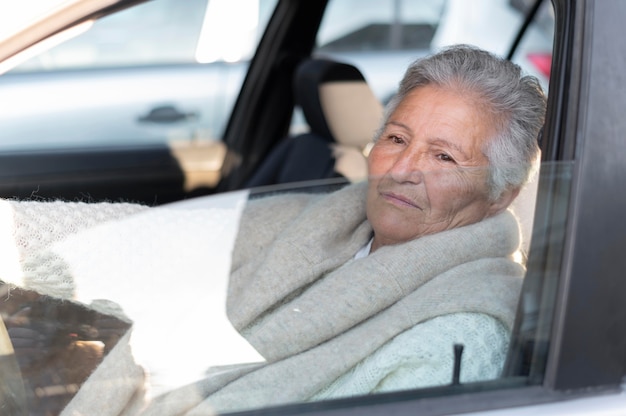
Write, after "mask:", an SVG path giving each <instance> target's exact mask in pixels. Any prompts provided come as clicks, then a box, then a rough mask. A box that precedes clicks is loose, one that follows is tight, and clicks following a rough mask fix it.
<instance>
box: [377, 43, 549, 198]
mask: <svg viewBox="0 0 626 416" xmlns="http://www.w3.org/2000/svg"><path fill="white" fill-rule="evenodd" d="M426 85H436V86H438V87H441V88H445V89H450V90H455V91H460V92H463V93H467V94H468V95H470V96H474V97H476V100H477V102H478V104H482V106H484V107H485V108H486V109H487V111H488V112H489V113H490V114H491V117H492V121H494V122H495V123H496V132H497V133H496V135H495V137H492V138H491V140H488V141H487V144H486V148H484V149H483V153H484V154H485V156H486V157H487V159H488V160H489V166H490V168H489V179H488V180H489V183H488V185H489V189H490V197H491V198H492V200H496V199H498V197H499V196H500V195H501V194H502V192H504V191H505V190H506V189H519V188H521V187H522V186H523V185H524V184H525V183H526V182H527V181H528V178H529V177H530V175H531V174H532V173H533V171H534V169H535V168H536V161H537V159H538V156H539V146H538V140H537V139H538V136H539V133H540V130H541V128H542V126H543V122H544V115H545V109H546V97H545V94H544V93H543V90H542V88H541V85H540V84H539V81H538V80H537V78H535V77H533V76H522V72H521V68H520V67H519V66H518V65H516V64H514V63H512V62H510V61H508V60H506V59H503V58H499V57H497V56H495V55H493V54H491V53H489V52H486V51H483V50H481V49H478V48H475V47H472V46H468V45H456V46H451V47H449V48H446V49H443V50H442V51H441V52H439V53H437V54H434V55H431V56H428V57H425V58H423V59H419V60H417V61H415V62H414V63H412V64H411V65H410V66H409V68H408V69H407V71H406V73H405V75H404V78H403V79H402V81H401V82H400V87H399V89H398V92H397V94H396V95H395V96H394V97H393V98H392V99H391V100H390V101H389V104H388V105H387V108H386V115H385V120H384V124H383V126H382V127H381V129H380V130H379V132H378V133H377V134H376V138H377V139H378V137H380V134H381V133H382V131H383V129H384V126H385V124H386V123H387V122H388V121H389V117H390V116H391V114H392V113H393V112H394V111H395V110H396V108H397V107H398V105H399V104H400V103H401V102H402V100H404V99H405V98H406V96H407V95H408V94H409V92H411V91H412V90H413V89H415V88H418V87H422V86H426Z"/></svg>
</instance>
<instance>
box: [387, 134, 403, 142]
mask: <svg viewBox="0 0 626 416" xmlns="http://www.w3.org/2000/svg"><path fill="white" fill-rule="evenodd" d="M389 139H390V140H391V141H392V142H393V143H396V144H402V143H404V139H403V138H402V137H398V136H389Z"/></svg>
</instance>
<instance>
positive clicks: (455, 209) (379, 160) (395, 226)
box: [367, 85, 503, 250]
mask: <svg viewBox="0 0 626 416" xmlns="http://www.w3.org/2000/svg"><path fill="white" fill-rule="evenodd" d="M494 131H495V130H494V128H493V127H492V125H491V123H490V119H489V117H488V116H486V115H485V114H484V113H482V112H481V108H480V107H479V106H477V105H476V104H475V101H472V100H471V99H468V97H467V96H463V95H460V94H459V93H456V92H454V91H449V90H445V89H441V88H439V87H436V86H430V85H429V86H424V87H419V88H416V89H414V90H413V91H411V92H410V93H409V94H408V95H407V97H406V98H405V99H404V100H403V101H402V102H401V103H400V105H399V106H398V108H397V109H396V111H395V112H394V113H393V114H391V116H390V117H389V120H388V122H387V124H386V125H385V126H384V130H383V132H382V134H381V136H380V137H379V138H378V141H377V142H376V144H375V145H374V147H373V148H372V150H371V152H370V155H369V159H368V166H369V188H368V195H367V217H368V219H369V221H370V223H371V224H372V227H373V229H374V243H373V245H372V250H376V249H377V248H379V247H380V246H383V245H388V244H397V243H402V242H406V241H409V240H412V239H415V238H417V237H420V236H423V235H426V234H433V233H437V232H440V231H443V230H447V229H450V228H454V227H460V226H463V225H468V224H471V223H474V222H477V221H480V220H482V219H484V218H486V217H488V216H490V215H494V214H495V213H496V212H499V211H500V210H501V209H503V208H502V207H501V206H500V205H499V204H497V203H492V202H490V200H489V197H488V195H489V189H488V187H487V177H488V164H489V161H488V160H487V157H486V156H485V155H484V154H483V153H482V149H483V148H484V145H485V143H486V141H487V140H489V138H490V137H492V136H493V134H494Z"/></svg>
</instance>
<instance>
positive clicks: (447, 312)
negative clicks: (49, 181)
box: [0, 163, 572, 414]
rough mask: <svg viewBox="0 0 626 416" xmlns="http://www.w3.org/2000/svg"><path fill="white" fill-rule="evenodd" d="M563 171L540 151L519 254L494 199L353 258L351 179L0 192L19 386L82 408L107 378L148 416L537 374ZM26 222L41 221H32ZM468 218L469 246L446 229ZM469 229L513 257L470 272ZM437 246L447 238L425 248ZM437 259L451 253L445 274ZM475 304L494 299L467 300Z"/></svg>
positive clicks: (359, 223)
mask: <svg viewBox="0 0 626 416" xmlns="http://www.w3.org/2000/svg"><path fill="white" fill-rule="evenodd" d="M571 173H572V164H571V163H564V164H553V163H546V164H544V165H543V166H542V167H541V179H542V181H543V182H544V184H549V186H547V187H542V189H543V190H544V191H545V190H546V189H554V191H548V192H543V191H542V193H540V194H539V196H538V198H539V199H540V200H541V203H542V204H553V207H554V209H553V210H552V211H551V212H546V215H544V216H542V220H541V221H537V222H536V224H535V226H534V233H533V237H532V243H531V249H530V250H531V258H530V262H527V261H526V257H527V254H528V253H527V252H522V253H520V252H519V250H522V251H524V250H525V249H524V248H520V249H518V247H517V246H516V242H515V241H513V240H511V241H507V240H506V239H504V240H503V239H501V238H500V235H499V233H501V232H504V233H505V234H506V233H508V232H509V231H504V230H508V229H509V228H510V227H509V225H510V224H509V225H506V224H508V223H509V222H510V221H511V220H512V218H513V217H512V215H511V214H510V213H505V214H502V215H500V216H498V217H495V219H492V220H490V221H491V222H490V223H489V225H481V224H480V223H478V224H473V225H470V226H469V227H470V228H457V229H452V230H451V231H449V232H448V233H447V234H445V235H444V234H440V235H437V234H433V235H432V236H430V237H426V238H422V239H417V240H414V241H412V242H411V243H410V247H409V246H407V245H405V246H404V247H405V248H406V249H407V250H409V251H408V252H406V253H404V254H403V251H402V250H403V248H402V247H400V246H398V247H397V248H395V249H393V250H387V251H385V250H382V251H379V252H378V254H376V253H377V252H374V253H370V254H369V255H368V254H367V251H368V250H370V246H369V243H368V241H369V240H370V238H371V230H370V229H369V227H368V226H367V223H366V222H364V221H365V213H364V211H363V210H362V209H360V208H359V207H360V205H361V204H363V200H362V199H361V198H360V197H359V195H360V194H361V193H362V192H364V191H365V189H366V188H365V187H366V184H364V183H358V184H353V185H346V184H345V182H344V183H333V182H332V181H329V182H327V183H325V184H317V185H301V186H293V187H288V188H285V187H283V188H282V189H280V188H276V189H265V190H261V189H257V190H252V191H250V190H245V191H237V192H232V193H225V194H221V195H216V196H208V197H203V198H196V199H190V200H188V201H182V202H177V203H173V204H169V205H165V206H162V207H157V208H149V207H147V206H144V205H136V204H128V203H124V204H122V203H101V204H85V203H62V202H56V203H53V202H49V203H45V202H21V203H20V202H17V201H2V202H1V204H0V208H2V211H1V212H2V213H3V214H6V216H3V217H2V220H3V221H4V222H6V223H7V224H9V225H10V226H11V227H13V229H14V232H13V234H12V235H11V236H9V237H8V238H7V241H6V243H7V244H5V247H6V250H5V257H4V258H5V261H3V263H2V265H1V266H0V271H1V272H2V276H3V282H4V283H3V284H0V293H1V294H2V297H1V298H0V299H1V301H0V311H1V312H2V315H1V316H2V318H3V319H2V320H0V322H2V321H4V325H5V326H6V328H7V329H6V331H7V332H6V333H7V334H8V336H9V338H10V340H11V342H12V344H13V346H14V347H13V348H14V350H12V352H11V354H9V356H10V357H13V356H14V357H15V359H16V363H17V368H18V369H19V370H15V369H14V370H13V371H14V373H12V374H18V373H15V371H20V373H19V374H21V378H19V379H20V380H23V384H22V385H21V387H20V388H22V389H23V390H22V391H21V395H22V396H21V397H22V401H23V403H24V404H25V406H27V407H28V408H29V409H30V410H31V411H34V412H35V413H37V411H40V410H44V409H45V410H46V411H51V410H53V411H59V410H61V409H63V408H64V407H65V406H69V407H68V409H71V410H76V411H82V413H84V414H87V413H89V410H91V409H93V408H94V407H93V406H99V407H98V409H99V411H101V409H102V407H101V406H103V404H102V403H101V401H100V400H97V397H99V395H101V394H102V390H105V391H106V392H107V394H109V395H111V396H112V397H116V398H117V400H118V401H119V402H115V403H114V404H115V405H113V403H112V404H111V405H110V410H111V414H117V412H118V411H119V409H120V408H123V407H124V406H126V405H128V403H129V402H132V397H133V394H135V393H138V392H142V391H143V389H145V388H146V387H148V389H149V392H150V394H149V395H148V396H145V397H144V398H143V399H142V400H143V402H142V403H141V406H148V408H149V409H151V410H154V411H157V413H159V414H170V412H172V413H173V414H176V412H180V411H181V409H186V408H188V407H192V408H195V410H196V411H198V412H200V413H203V412H208V411H211V412H212V411H215V410H219V411H220V412H226V413H227V412H230V411H239V410H249V409H254V408H259V407H267V406H275V405H281V404H293V403H299V402H303V401H304V402H310V401H321V400H325V401H328V400H331V399H342V398H347V397H359V396H363V395H382V394H392V393H393V392H400V391H405V392H406V391H408V390H413V394H414V397H420V396H419V395H420V394H421V393H420V390H419V389H423V388H426V387H428V388H433V387H438V388H439V390H432V389H431V390H429V391H428V394H429V395H431V396H432V395H454V394H458V393H459V392H463V391H468V392H469V391H471V389H473V388H476V386H480V387H479V389H481V390H485V389H501V388H507V389H510V388H512V387H514V386H520V387H521V386H526V385H527V384H528V380H527V379H526V377H527V376H528V375H529V374H530V373H531V372H532V373H533V376H534V382H537V377H538V374H539V375H541V374H542V373H543V367H542V366H543V365H545V354H546V348H547V345H548V342H549V336H548V334H549V328H550V325H551V311H552V308H553V306H554V299H553V294H554V285H556V282H557V279H558V274H559V267H560V266H559V259H560V255H561V253H562V249H563V241H564V240H563V232H564V228H563V226H564V221H565V219H566V217H567V215H566V212H567V203H566V201H567V200H568V198H567V196H568V192H569V184H570V180H571ZM522 204H530V205H534V198H532V197H531V198H530V199H527V200H524V201H518V204H517V205H516V207H515V208H514V210H515V214H516V215H518V216H520V217H521V216H523V215H524V213H523V211H521V210H520V207H521V205H522ZM43 213H45V215H43ZM40 214H41V215H40ZM494 221H495V222H494ZM513 221H514V220H513ZM496 223H497V224H498V225H497V226H494V224H496ZM513 223H515V222H513ZM513 223H511V224H513ZM44 224H45V225H46V226H48V227H50V229H51V230H52V231H51V232H49V233H45V234H44V233H38V232H37V229H39V228H40V227H41V226H43V225H44ZM485 224H486V223H485ZM261 225H262V226H261ZM485 227H486V228H485ZM500 227H502V228H500ZM510 230H513V231H514V232H515V233H517V227H516V226H515V227H513V228H510ZM466 232H468V233H470V235H471V236H472V237H471V238H470V244H463V243H462V242H461V241H463V236H464V233H466ZM343 234H345V235H346V238H343V237H342V235H343ZM348 236H349V238H347V237H348ZM528 238H529V237H528ZM337 239H339V241H342V243H341V244H339V245H338V244H337V241H338V240H337ZM475 239H481V241H483V244H482V245H481V246H482V249H485V250H493V252H494V253H495V252H497V253H502V252H503V250H510V253H511V254H515V256H513V257H514V259H515V260H507V261H512V262H511V263H510V264H511V266H506V267H504V268H503V265H502V264H501V263H500V262H501V261H504V260H503V259H501V260H498V259H495V258H494V259H484V260H483V261H482V263H484V264H481V265H480V267H482V268H483V269H482V270H483V272H484V274H483V273H480V274H476V275H474V277H472V273H469V274H467V270H465V269H464V268H463V267H461V266H460V265H462V264H463V263H464V262H465V261H466V260H467V258H468V256H469V257H471V258H473V254H472V251H473V250H474V246H475V241H476V240H475ZM472 241H473V242H472ZM504 241H506V242H505V243H503V242H504ZM286 242H288V243H287V244H286ZM502 244H505V245H506V246H507V247H504V248H503V247H502ZM449 246H451V247H453V248H452V249H451V250H452V251H454V253H455V255H452V254H450V255H448V256H443V257H442V255H438V254H434V253H435V252H437V253H447V252H450V249H449V248H448V247H449ZM485 247H488V248H485ZM7 250H8V251H7ZM119 253H132V255H119ZM330 253H332V255H331V254H330ZM394 253H395V254H394ZM398 253H400V254H398ZM409 253H410V255H409ZM533 254H534V255H535V258H533ZM546 260H547V261H546ZM457 263H458V264H457ZM305 265H306V266H305ZM513 266H514V267H513ZM522 266H526V267H527V268H528V273H527V274H526V277H525V279H527V280H528V282H527V283H524V285H531V286H538V287H539V289H540V290H538V291H527V290H526V289H523V290H524V291H523V296H522V299H523V304H524V309H521V310H520V311H517V303H518V301H517V300H518V294H519V291H520V290H521V289H522V287H521V286H520V280H521V277H522V276H523V271H522V270H523V269H522V268H521V267H522ZM442 267H443V269H442ZM448 267H452V268H453V269H454V267H461V270H465V271H464V272H463V273H462V275H463V278H462V276H461V275H458V274H455V273H454V272H452V273H450V272H449V271H448V272H446V271H445V269H446V268H448ZM473 267H477V266H473ZM510 267H513V268H510ZM518 268H519V269H518ZM404 269H406V271H410V273H408V274H405V273H403V272H402V271H401V270H404ZM470 269H471V268H470ZM509 273H512V275H510V276H507V275H508V274H509ZM520 273H522V274H520ZM354 275H358V276H359V278H358V279H353V278H352V279H351V278H350V276H354ZM285 276H288V279H287V278H286V277H285ZM485 276H489V277H488V278H487V277H485ZM312 278H314V279H315V283H311V279H312ZM394 282H395V283H394ZM392 283H393V284H392ZM442 283H443V285H441V284H442ZM397 285H401V286H402V288H403V289H402V290H397V289H398V288H397ZM478 291H485V296H486V297H485V298H481V297H480V296H479V299H480V306H477V305H475V304H473V303H472V301H471V299H472V298H473V296H467V293H468V292H473V293H476V292H478ZM491 292H493V293H497V294H498V295H497V296H492V295H487V294H488V293H491ZM541 293H543V297H542V296H541ZM441 296H443V298H442V297H441ZM446 297H448V298H454V299H455V302H447V301H445V299H446ZM464 298H465V300H463V299H464ZM346 305H349V307H348V308H346V307H345V306H346ZM424 305H426V306H424ZM477 307H478V308H479V309H480V310H489V311H490V314H493V315H489V314H483V313H471V312H467V311H472V310H474V309H475V308H477ZM503 308H504V309H503ZM464 311H465V312H464ZM433 314H434V316H433ZM526 315H527V317H528V318H530V321H527V320H525V321H523V322H524V328H523V329H522V330H519V329H518V330H517V331H516V332H515V333H516V334H518V336H519V337H520V339H517V338H516V339H515V343H516V344H515V345H518V346H519V349H520V352H519V353H518V354H513V355H511V353H510V352H509V343H513V341H512V340H510V332H511V331H512V328H513V325H514V321H516V320H518V321H517V322H520V321H519V319H521V318H523V317H524V316H526ZM495 317H497V318H495ZM533 322H534V324H532V323H533ZM131 334H132V336H131ZM0 336H2V334H1V333H0ZM485 340H488V342H486V341H485ZM88 376H89V378H88ZM146 383H147V384H146ZM477 383H483V384H477ZM415 389H417V390H415ZM464 389H468V390H464ZM77 392H79V393H80V396H79V395H77ZM141 394H143V393H141ZM16 397H18V398H19V397H20V396H19V395H18V396H16ZM387 399H388V398H387ZM387 399H385V400H387ZM381 400H382V399H381ZM133 405H134V406H137V405H138V404H137V403H134V404H133ZM115 409H118V410H115ZM66 410H67V409H66Z"/></svg>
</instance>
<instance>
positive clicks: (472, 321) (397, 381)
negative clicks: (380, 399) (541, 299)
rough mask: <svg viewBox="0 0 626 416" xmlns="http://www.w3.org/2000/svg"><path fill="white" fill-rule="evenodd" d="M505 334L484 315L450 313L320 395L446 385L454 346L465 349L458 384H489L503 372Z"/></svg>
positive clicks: (405, 335)
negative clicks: (474, 382) (486, 382)
mask: <svg viewBox="0 0 626 416" xmlns="http://www.w3.org/2000/svg"><path fill="white" fill-rule="evenodd" d="M509 338H510V335H509V331H508V330H507V328H506V326H505V325H504V324H503V323H502V322H500V321H499V320H498V319H496V318H494V317H492V316H490V315H487V314H484V313H452V314H448V315H441V316H437V317H435V318H432V319H429V320H427V321H424V322H422V323H420V324H418V325H415V326H413V327H412V328H409V329H407V330H406V331H404V332H402V333H400V334H399V335H397V336H396V337H394V338H393V339H391V340H390V341H388V342H387V343H386V344H384V345H383V346H382V347H381V348H379V349H378V350H377V351H376V352H374V353H373V354H372V355H370V356H369V357H367V358H366V359H365V360H363V361H361V362H360V363H359V364H357V365H356V366H355V367H354V368H352V369H351V370H350V371H349V372H348V373H346V374H344V375H343V376H342V377H340V378H339V379H338V380H336V381H335V382H334V383H333V384H331V385H330V386H328V387H327V388H326V389H325V390H324V391H323V392H320V393H319V398H323V397H326V398H330V397H342V396H352V395H359V394H368V393H374V392H384V391H397V390H406V389H414V388H423V387H431V386H438V385H445V384H449V383H450V382H451V381H452V375H453V369H454V346H455V345H457V344H460V345H463V355H462V359H461V374H460V379H461V382H472V381H480V380H488V379H493V378H496V377H498V375H499V374H500V372H501V369H502V366H503V365H504V360H505V357H506V351H507V348H508V343H509Z"/></svg>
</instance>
